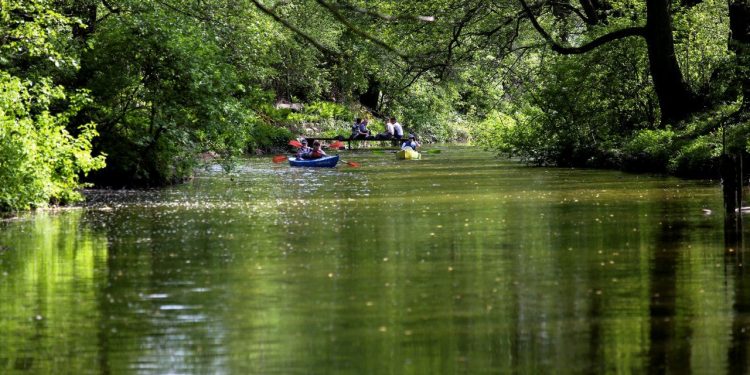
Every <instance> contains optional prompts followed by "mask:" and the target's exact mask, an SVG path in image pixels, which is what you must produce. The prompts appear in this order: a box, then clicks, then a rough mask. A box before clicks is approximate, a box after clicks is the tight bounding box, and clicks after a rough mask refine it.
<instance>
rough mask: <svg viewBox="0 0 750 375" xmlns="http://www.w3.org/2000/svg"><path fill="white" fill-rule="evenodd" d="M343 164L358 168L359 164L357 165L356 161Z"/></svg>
mask: <svg viewBox="0 0 750 375" xmlns="http://www.w3.org/2000/svg"><path fill="white" fill-rule="evenodd" d="M344 163H346V165H348V166H350V167H354V168H359V163H357V162H356V161H345V162H344Z"/></svg>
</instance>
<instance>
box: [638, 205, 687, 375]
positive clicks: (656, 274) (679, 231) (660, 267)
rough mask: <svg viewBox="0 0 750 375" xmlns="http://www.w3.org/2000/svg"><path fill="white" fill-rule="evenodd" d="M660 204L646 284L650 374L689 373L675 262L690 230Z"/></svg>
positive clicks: (676, 264)
mask: <svg viewBox="0 0 750 375" xmlns="http://www.w3.org/2000/svg"><path fill="white" fill-rule="evenodd" d="M670 211H671V210H670V207H669V205H668V204H665V205H664V206H662V212H661V217H662V218H663V228H662V230H661V231H660V232H659V234H658V235H657V236H656V238H655V241H654V243H655V248H654V249H653V252H654V253H653V257H652V261H651V263H652V264H651V267H650V271H651V285H650V288H649V296H650V301H649V316H650V329H649V339H650V345H649V349H648V359H649V362H648V372H649V373H650V374H690V373H691V369H690V336H691V334H692V330H691V328H690V324H689V322H687V321H682V319H685V320H687V319H689V317H687V316H685V317H680V316H678V315H677V266H678V261H679V258H680V251H681V244H682V243H683V242H684V241H685V239H686V234H687V232H688V231H689V230H690V228H689V227H688V225H686V223H685V221H684V220H680V219H675V218H674V217H673V216H672V215H670Z"/></svg>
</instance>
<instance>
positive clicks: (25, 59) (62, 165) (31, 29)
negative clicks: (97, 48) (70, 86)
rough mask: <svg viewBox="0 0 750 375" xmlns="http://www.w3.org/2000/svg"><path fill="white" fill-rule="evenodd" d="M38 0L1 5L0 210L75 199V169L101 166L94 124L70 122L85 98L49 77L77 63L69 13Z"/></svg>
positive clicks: (82, 170) (77, 183)
mask: <svg viewBox="0 0 750 375" xmlns="http://www.w3.org/2000/svg"><path fill="white" fill-rule="evenodd" d="M52 4H53V3H52V2H50V1H44V0H30V1H3V2H2V4H1V6H0V41H2V42H1V43H0V181H2V183H1V184H0V212H3V211H18V210H27V209H31V208H35V207H42V206H45V205H47V204H48V203H50V202H52V203H68V202H73V201H77V200H80V199H82V196H81V194H80V189H81V188H82V187H83V184H82V183H81V182H80V180H79V178H80V175H81V174H83V175H85V174H87V173H88V172H90V171H92V170H96V169H100V168H102V167H104V156H97V157H93V156H92V145H91V142H92V139H94V137H96V136H97V134H98V133H97V130H96V127H95V125H94V124H93V123H90V122H85V123H82V124H81V125H80V126H77V127H71V126H70V124H71V121H72V118H73V117H74V116H76V115H77V114H78V113H79V111H80V110H81V108H82V107H83V106H85V105H87V104H88V103H89V102H90V100H89V97H88V95H87V93H86V92H85V91H79V92H70V91H69V90H67V89H66V88H65V87H64V86H62V85H59V84H56V83H55V82H54V77H55V76H64V75H66V74H67V73H69V72H70V71H73V70H75V68H76V66H77V56H76V55H75V54H72V53H71V52H70V50H69V47H70V43H69V42H70V40H71V35H70V27H71V26H72V25H74V24H75V22H74V20H73V19H71V18H69V17H66V16H64V15H63V14H62V13H60V12H56V11H55V10H54V9H53V8H52Z"/></svg>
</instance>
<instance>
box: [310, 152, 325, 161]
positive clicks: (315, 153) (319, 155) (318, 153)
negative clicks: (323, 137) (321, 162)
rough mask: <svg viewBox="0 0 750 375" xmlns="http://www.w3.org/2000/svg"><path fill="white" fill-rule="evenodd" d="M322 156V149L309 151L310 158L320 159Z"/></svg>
mask: <svg viewBox="0 0 750 375" xmlns="http://www.w3.org/2000/svg"><path fill="white" fill-rule="evenodd" d="M323 156H324V155H323V151H322V150H313V152H311V153H310V158H311V159H320V158H322V157H323Z"/></svg>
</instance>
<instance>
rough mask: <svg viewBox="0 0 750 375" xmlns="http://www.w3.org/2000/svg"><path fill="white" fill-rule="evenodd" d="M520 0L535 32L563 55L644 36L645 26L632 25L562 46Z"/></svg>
mask: <svg viewBox="0 0 750 375" xmlns="http://www.w3.org/2000/svg"><path fill="white" fill-rule="evenodd" d="M518 1H520V2H521V6H522V7H523V9H524V10H525V11H526V13H527V14H528V15H529V19H530V20H531V24H532V25H533V26H534V28H535V29H536V31H537V32H539V34H540V35H541V36H542V38H544V40H546V41H547V43H549V44H550V46H551V47H552V50H553V51H555V52H557V53H560V54H563V55H575V54H581V53H586V52H589V51H591V50H593V49H595V48H597V47H599V46H602V45H604V44H607V43H609V42H612V41H615V40H618V39H623V38H627V37H631V36H640V37H645V36H646V28H645V27H643V26H634V27H627V28H624V29H621V30H617V31H613V32H611V33H608V34H604V35H602V36H600V37H598V38H596V39H594V40H592V41H590V42H588V43H586V44H584V45H582V46H579V47H563V46H561V45H560V44H558V43H557V42H555V40H554V39H552V36H550V35H549V33H547V31H545V30H544V28H542V25H540V24H539V22H538V21H537V20H536V17H535V16H534V13H532V11H531V9H530V8H529V6H528V5H527V4H526V1H524V0H518Z"/></svg>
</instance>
